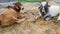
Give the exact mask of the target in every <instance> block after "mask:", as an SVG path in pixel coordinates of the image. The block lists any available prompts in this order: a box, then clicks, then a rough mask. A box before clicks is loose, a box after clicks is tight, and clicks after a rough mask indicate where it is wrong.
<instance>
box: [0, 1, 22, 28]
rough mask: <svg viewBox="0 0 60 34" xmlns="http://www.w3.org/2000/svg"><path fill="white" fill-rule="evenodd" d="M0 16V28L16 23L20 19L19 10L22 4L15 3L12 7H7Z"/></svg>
mask: <svg viewBox="0 0 60 34" xmlns="http://www.w3.org/2000/svg"><path fill="white" fill-rule="evenodd" d="M6 8H7V9H5V10H4V11H3V12H2V13H1V14H0V25H1V27H5V26H9V25H11V24H14V23H16V22H18V20H19V18H18V17H21V14H20V10H22V9H23V8H22V4H21V3H20V2H16V3H15V4H14V6H7V7H6Z"/></svg>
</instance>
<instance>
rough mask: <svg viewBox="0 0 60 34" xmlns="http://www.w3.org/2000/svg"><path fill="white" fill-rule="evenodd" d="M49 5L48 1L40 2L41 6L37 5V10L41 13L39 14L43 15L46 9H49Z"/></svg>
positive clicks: (46, 11)
mask: <svg viewBox="0 0 60 34" xmlns="http://www.w3.org/2000/svg"><path fill="white" fill-rule="evenodd" d="M49 7H50V6H49V5H48V2H41V6H40V7H39V10H40V13H41V16H42V17H43V16H45V15H46V14H47V13H48V11H49V9H48V8H49Z"/></svg>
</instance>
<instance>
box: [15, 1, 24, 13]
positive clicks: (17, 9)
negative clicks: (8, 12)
mask: <svg viewBox="0 0 60 34" xmlns="http://www.w3.org/2000/svg"><path fill="white" fill-rule="evenodd" d="M14 9H15V10H16V11H17V12H20V10H23V9H24V8H23V7H22V4H21V3H20V2H16V3H15V4H14Z"/></svg>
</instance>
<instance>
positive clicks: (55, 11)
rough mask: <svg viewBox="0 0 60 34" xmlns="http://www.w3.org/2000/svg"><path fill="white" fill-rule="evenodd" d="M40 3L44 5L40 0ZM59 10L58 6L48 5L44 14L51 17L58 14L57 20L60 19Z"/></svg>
mask: <svg viewBox="0 0 60 34" xmlns="http://www.w3.org/2000/svg"><path fill="white" fill-rule="evenodd" d="M41 4H42V6H43V7H44V6H45V4H46V2H42V3H41ZM59 10H60V6H50V7H49V12H48V13H47V14H46V15H45V16H47V15H51V16H52V17H54V16H57V15H58V14H59V16H58V19H57V20H60V11H59ZM45 16H44V17H45Z"/></svg>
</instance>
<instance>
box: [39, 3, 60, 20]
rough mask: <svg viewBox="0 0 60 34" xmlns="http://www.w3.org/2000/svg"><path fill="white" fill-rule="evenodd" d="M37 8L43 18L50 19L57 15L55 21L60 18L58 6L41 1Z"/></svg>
mask: <svg viewBox="0 0 60 34" xmlns="http://www.w3.org/2000/svg"><path fill="white" fill-rule="evenodd" d="M39 10H40V13H41V16H42V17H43V19H44V20H50V19H52V18H54V17H55V16H57V15H59V16H58V19H57V21H58V20H60V11H59V10H60V6H53V5H49V4H48V2H41V6H40V7H39Z"/></svg>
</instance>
